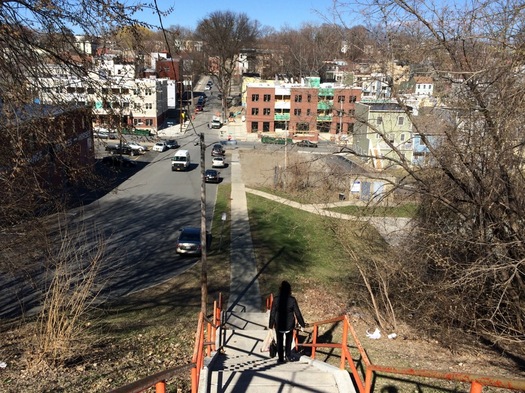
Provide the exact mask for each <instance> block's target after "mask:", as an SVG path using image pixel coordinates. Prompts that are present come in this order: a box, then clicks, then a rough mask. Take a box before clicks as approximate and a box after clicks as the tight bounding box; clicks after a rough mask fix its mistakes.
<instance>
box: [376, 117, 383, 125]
mask: <svg viewBox="0 0 525 393" xmlns="http://www.w3.org/2000/svg"><path fill="white" fill-rule="evenodd" d="M377 124H383V118H382V117H381V116H378V118H377Z"/></svg>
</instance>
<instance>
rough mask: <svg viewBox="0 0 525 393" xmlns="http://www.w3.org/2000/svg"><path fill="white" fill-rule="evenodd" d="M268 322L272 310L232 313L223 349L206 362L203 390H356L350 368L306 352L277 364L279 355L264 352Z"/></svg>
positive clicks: (281, 392)
mask: <svg viewBox="0 0 525 393" xmlns="http://www.w3.org/2000/svg"><path fill="white" fill-rule="evenodd" d="M267 325H268V314H267V313H264V312H247V313H228V314H227V319H226V324H225V328H224V329H223V330H222V332H221V333H220V334H219V336H220V338H218V344H217V348H220V347H219V345H222V350H218V351H217V352H215V353H214V354H213V356H212V358H211V359H209V360H208V362H207V364H206V365H205V369H204V370H203V371H202V373H201V380H200V382H199V392H200V393H205V392H206V393H219V392H221V393H238V392H252V393H259V392H261V393H262V392H264V393H274V392H276V393H277V392H279V393H301V392H309V393H312V392H316V393H335V392H345V393H346V392H355V389H354V386H353V385H352V382H351V379H350V376H349V374H348V372H347V371H344V370H340V369H338V368H336V367H333V366H330V365H327V364H325V363H323V362H319V361H316V360H312V359H310V358H309V357H306V356H301V357H300V359H298V360H297V361H295V362H288V363H284V364H277V358H270V356H269V354H268V352H261V345H262V342H263V340H264V338H265V337H266V335H267V333H268V330H267V329H266V326H267ZM221 335H222V336H221Z"/></svg>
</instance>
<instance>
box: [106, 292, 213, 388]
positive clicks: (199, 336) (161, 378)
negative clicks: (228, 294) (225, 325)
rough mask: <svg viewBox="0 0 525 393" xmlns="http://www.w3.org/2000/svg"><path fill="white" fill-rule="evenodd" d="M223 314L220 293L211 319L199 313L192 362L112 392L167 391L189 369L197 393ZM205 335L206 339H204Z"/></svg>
mask: <svg viewBox="0 0 525 393" xmlns="http://www.w3.org/2000/svg"><path fill="white" fill-rule="evenodd" d="M221 314H222V295H219V300H217V301H215V302H214V303H213V314H212V317H211V319H208V318H206V317H205V316H204V314H203V313H202V312H200V313H199V320H198V322H197V331H196V332H195V346H194V348H193V356H192V359H191V363H188V364H185V365H182V366H178V367H174V368H170V369H168V370H164V371H161V372H159V373H157V374H154V375H150V376H147V377H145V378H142V379H140V380H138V381H135V382H132V383H130V384H128V385H125V386H122V387H120V388H117V389H114V390H112V391H111V392H110V393H141V392H144V391H146V390H147V389H150V388H152V387H154V388H155V393H166V387H167V385H168V381H169V380H172V379H173V378H175V377H177V376H181V375H184V373H186V372H188V371H189V370H191V392H192V393H197V391H198V389H199V379H200V373H201V370H202V368H203V366H204V356H205V355H206V356H211V352H212V351H215V350H216V348H215V342H216V341H215V340H216V337H217V329H218V328H219V326H220V324H221ZM205 335H206V341H204V336H205Z"/></svg>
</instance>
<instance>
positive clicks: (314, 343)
mask: <svg viewBox="0 0 525 393" xmlns="http://www.w3.org/2000/svg"><path fill="white" fill-rule="evenodd" d="M312 336H313V337H312V359H315V348H316V344H317V325H316V324H314V330H313V332H312Z"/></svg>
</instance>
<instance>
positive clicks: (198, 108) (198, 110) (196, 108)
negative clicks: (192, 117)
mask: <svg viewBox="0 0 525 393" xmlns="http://www.w3.org/2000/svg"><path fill="white" fill-rule="evenodd" d="M203 109H204V105H202V104H197V105H195V111H196V112H202V111H203Z"/></svg>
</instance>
